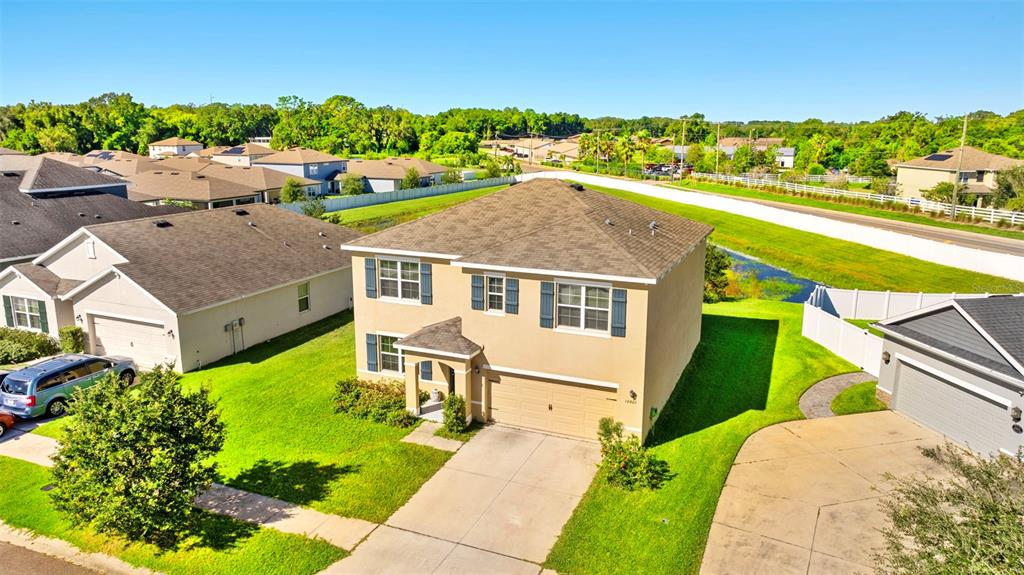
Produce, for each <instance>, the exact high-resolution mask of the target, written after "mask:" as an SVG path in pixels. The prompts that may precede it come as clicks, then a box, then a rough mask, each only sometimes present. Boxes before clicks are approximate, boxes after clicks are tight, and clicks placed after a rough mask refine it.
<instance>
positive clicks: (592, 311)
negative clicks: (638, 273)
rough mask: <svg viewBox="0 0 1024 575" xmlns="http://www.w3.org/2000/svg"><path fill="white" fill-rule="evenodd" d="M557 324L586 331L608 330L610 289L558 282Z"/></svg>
mask: <svg viewBox="0 0 1024 575" xmlns="http://www.w3.org/2000/svg"><path fill="white" fill-rule="evenodd" d="M557 290H558V293H557V295H556V301H557V307H558V310H557V313H556V314H555V315H556V320H557V326H558V327H563V328H569V329H583V330H588V331H600V332H606V331H608V318H609V317H610V315H611V314H610V310H611V297H610V294H611V289H610V288H608V287H604V286H593V285H585V284H573V283H561V282H560V283H558V284H557Z"/></svg>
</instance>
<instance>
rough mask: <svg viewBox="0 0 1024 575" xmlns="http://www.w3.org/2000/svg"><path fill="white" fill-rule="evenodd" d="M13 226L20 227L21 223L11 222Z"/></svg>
mask: <svg viewBox="0 0 1024 575" xmlns="http://www.w3.org/2000/svg"><path fill="white" fill-rule="evenodd" d="M11 225H12V226H20V225H21V222H19V221H18V220H11Z"/></svg>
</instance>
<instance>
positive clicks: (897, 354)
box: [877, 296, 1024, 454]
mask: <svg viewBox="0 0 1024 575" xmlns="http://www.w3.org/2000/svg"><path fill="white" fill-rule="evenodd" d="M877 327H878V329H879V330H881V331H882V332H883V333H884V334H885V343H884V345H883V352H882V369H881V373H880V375H879V384H878V387H879V389H880V390H882V391H883V392H886V393H890V394H891V398H892V407H893V408H894V409H896V410H897V411H900V412H902V413H904V414H906V415H908V416H910V417H912V418H914V419H915V420H917V421H919V422H920V423H922V424H924V425H926V426H928V427H930V428H932V429H934V430H936V431H938V432H940V433H942V434H943V435H945V436H946V437H947V438H949V439H950V440H952V441H955V442H957V443H960V444H963V445H967V446H968V447H970V448H971V449H973V450H975V451H978V452H980V453H985V454H996V453H1000V452H1001V453H1007V454H1015V453H1017V451H1018V449H1020V448H1021V447H1022V446H1024V427H1022V425H1024V424H1022V417H1021V411H1022V409H1024V399H1022V398H1024V368H1022V363H1024V296H993V297H987V298H971V299H954V300H950V301H948V302H944V303H941V304H938V305H935V306H931V307H928V308H924V309H921V310H917V311H914V312H911V313H908V314H904V315H902V316H897V317H893V318H890V319H888V320H885V321H883V322H880V323H879V324H877Z"/></svg>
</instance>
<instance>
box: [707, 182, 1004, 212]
mask: <svg viewBox="0 0 1024 575" xmlns="http://www.w3.org/2000/svg"><path fill="white" fill-rule="evenodd" d="M690 175H691V177H693V178H696V179H698V180H709V181H716V182H725V183H730V184H742V185H744V186H749V187H752V188H781V189H783V190H789V191H791V192H808V193H812V194H819V195H822V196H834V197H844V198H857V199H860V200H869V201H872V202H878V203H880V204H885V203H894V204H906V205H908V206H912V207H913V206H916V207H918V208H920V209H921V210H923V211H926V212H934V213H939V214H944V215H946V216H948V215H950V213H951V211H952V209H953V204H946V203H943V202H933V201H931V200H926V199H924V198H904V197H903V196H890V195H886V194H872V193H870V192H855V191H851V190H839V189H836V188H825V187H822V186H809V185H807V184H800V183H796V182H781V181H778V180H768V179H764V178H748V177H746V176H730V175H729V174H705V173H700V172H694V173H693V174H690ZM956 213H957V214H958V215H967V216H970V217H972V218H978V219H982V220H984V221H986V222H990V223H994V222H996V221H997V220H1004V221H1007V222H1009V223H1011V224H1024V212H1011V211H1009V210H997V209H994V208H976V207H973V206H956Z"/></svg>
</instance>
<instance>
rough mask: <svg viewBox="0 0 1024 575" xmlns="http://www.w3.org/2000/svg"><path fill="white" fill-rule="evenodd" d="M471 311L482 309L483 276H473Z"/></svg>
mask: <svg viewBox="0 0 1024 575" xmlns="http://www.w3.org/2000/svg"><path fill="white" fill-rule="evenodd" d="M472 296H473V297H472V300H473V301H472V303H473V309H481V310H482V309H484V276H473V294H472Z"/></svg>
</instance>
